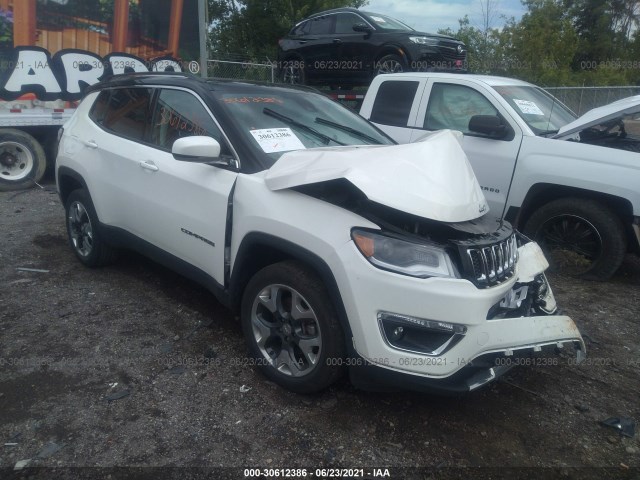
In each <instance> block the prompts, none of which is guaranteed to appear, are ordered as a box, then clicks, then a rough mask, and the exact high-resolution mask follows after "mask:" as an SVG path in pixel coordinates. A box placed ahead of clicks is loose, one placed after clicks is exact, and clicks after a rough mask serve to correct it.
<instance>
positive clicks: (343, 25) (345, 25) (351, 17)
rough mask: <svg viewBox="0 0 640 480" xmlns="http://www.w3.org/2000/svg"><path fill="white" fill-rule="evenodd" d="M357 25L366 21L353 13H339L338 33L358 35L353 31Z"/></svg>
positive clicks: (337, 16)
mask: <svg viewBox="0 0 640 480" xmlns="http://www.w3.org/2000/svg"><path fill="white" fill-rule="evenodd" d="M356 23H365V21H364V20H362V18H360V17H359V16H358V15H355V14H353V13H339V14H337V15H336V33H340V34H346V33H356V32H354V31H353V26H354V25H355V24H356Z"/></svg>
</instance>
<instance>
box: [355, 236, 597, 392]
mask: <svg viewBox="0 0 640 480" xmlns="http://www.w3.org/2000/svg"><path fill="white" fill-rule="evenodd" d="M518 252H519V257H520V260H519V261H518V270H517V274H516V275H514V277H513V278H512V279H510V280H509V281H507V282H505V283H503V284H501V285H498V286H495V287H491V288H485V289H478V288H476V287H475V286H473V285H472V284H471V283H470V282H467V281H464V280H459V279H449V278H431V279H427V280H423V281H422V283H420V282H419V281H417V282H416V281H415V280H413V279H407V280H406V284H405V285H404V289H403V292H402V293H401V292H399V291H398V292H396V291H395V289H393V290H392V289H390V288H389V284H390V283H389V282H385V284H386V289H384V290H383V289H382V288H379V286H378V285H377V280H376V277H377V276H368V277H367V276H366V275H364V273H361V274H360V275H359V278H358V283H357V291H358V292H360V291H362V292H364V291H365V290H364V289H366V291H368V292H369V297H370V298H372V296H371V293H374V294H375V296H374V297H373V298H375V300H373V301H374V304H375V306H372V305H371V302H369V306H368V308H366V311H363V309H362V308H361V309H360V312H361V313H360V314H359V315H360V318H364V317H366V318H371V317H372V316H373V317H374V318H375V319H376V320H377V321H376V323H377V326H378V328H377V330H378V331H377V332H373V331H372V330H373V329H370V330H366V331H365V330H363V331H361V332H357V331H355V332H354V345H353V352H352V354H353V358H352V361H351V364H350V365H349V367H350V376H351V380H352V382H353V383H354V384H355V385H356V386H358V387H360V388H363V389H366V390H381V389H385V388H384V387H391V388H402V389H412V390H420V391H429V392H435V393H464V392H469V391H473V390H476V389H478V388H480V387H482V386H483V385H486V384H488V383H490V382H491V381H493V380H495V379H497V378H498V377H499V376H500V375H502V374H504V373H505V372H507V371H508V370H509V369H511V368H512V367H514V366H517V365H532V366H536V365H538V366H545V365H557V364H558V357H555V361H550V360H545V358H549V357H548V356H549V355H554V354H557V353H558V352H559V351H564V352H567V353H573V354H574V355H575V357H576V362H577V363H578V362H580V361H582V359H583V358H584V356H585V345H584V341H583V339H582V336H581V335H580V332H579V331H578V328H577V327H576V325H575V323H574V322H573V320H572V319H571V318H569V317H568V316H566V315H561V314H558V313H557V308H556V304H555V299H554V297H553V293H552V291H551V287H550V286H549V285H548V283H547V281H546V278H545V277H544V274H543V272H544V270H545V269H546V268H547V267H548V263H547V261H546V259H545V258H544V255H543V254H542V252H541V251H540V248H539V247H538V245H537V244H535V243H527V244H525V245H522V246H521V247H520V248H519V249H518ZM352 267H353V265H352ZM356 270H357V268H356ZM365 279H367V280H368V281H367V280H365ZM396 282H397V279H396ZM360 289H362V290H360ZM357 294H358V293H357V292H356V295H357ZM398 300H400V301H398ZM358 305H362V302H358ZM363 315H364V317H363ZM356 330H357V329H356ZM358 333H361V335H358Z"/></svg>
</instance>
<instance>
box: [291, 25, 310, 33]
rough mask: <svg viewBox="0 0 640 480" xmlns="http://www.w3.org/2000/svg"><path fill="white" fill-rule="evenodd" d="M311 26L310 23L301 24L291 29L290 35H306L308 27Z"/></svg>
mask: <svg viewBox="0 0 640 480" xmlns="http://www.w3.org/2000/svg"><path fill="white" fill-rule="evenodd" d="M310 26H311V22H303V23H301V24H300V25H298V26H297V27H296V28H294V29H293V32H291V34H292V35H306V34H307V33H309V27H310Z"/></svg>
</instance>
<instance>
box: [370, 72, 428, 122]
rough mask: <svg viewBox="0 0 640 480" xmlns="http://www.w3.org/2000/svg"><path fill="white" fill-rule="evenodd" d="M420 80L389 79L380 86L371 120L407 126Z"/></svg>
mask: <svg viewBox="0 0 640 480" xmlns="http://www.w3.org/2000/svg"><path fill="white" fill-rule="evenodd" d="M419 84H420V82H404V81H394V80H392V81H387V82H383V83H382V84H381V85H380V88H378V93H377V95H376V99H375V101H374V103H373V109H372V110H371V118H370V120H371V121H372V122H374V123H380V124H382V125H390V126H394V127H406V126H407V124H408V123H409V113H410V112H411V106H412V105H413V99H414V98H415V96H416V92H417V91H418V85H419Z"/></svg>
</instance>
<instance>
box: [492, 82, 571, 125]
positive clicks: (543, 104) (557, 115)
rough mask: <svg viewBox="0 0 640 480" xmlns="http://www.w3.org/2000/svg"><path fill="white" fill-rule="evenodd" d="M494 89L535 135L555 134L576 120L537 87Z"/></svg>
mask: <svg viewBox="0 0 640 480" xmlns="http://www.w3.org/2000/svg"><path fill="white" fill-rule="evenodd" d="M494 88H495V90H496V91H497V92H498V93H499V94H500V95H502V97H503V98H504V99H505V100H506V101H507V102H508V103H509V105H511V106H512V107H513V109H514V110H515V111H516V112H518V115H520V116H521V117H522V119H523V120H524V121H525V122H527V125H529V127H531V130H533V133H535V134H536V135H544V134H549V133H556V132H557V131H558V129H559V128H561V127H563V126H565V125H566V124H567V123H569V122H572V121H574V120H575V119H576V116H575V115H574V114H573V112H572V111H571V110H569V109H568V108H567V107H565V106H564V105H563V104H562V103H560V101H559V100H558V99H557V98H555V97H553V96H552V95H550V94H549V93H547V92H545V91H544V90H543V89H541V88H539V87H534V86H520V85H508V86H498V87H494Z"/></svg>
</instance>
